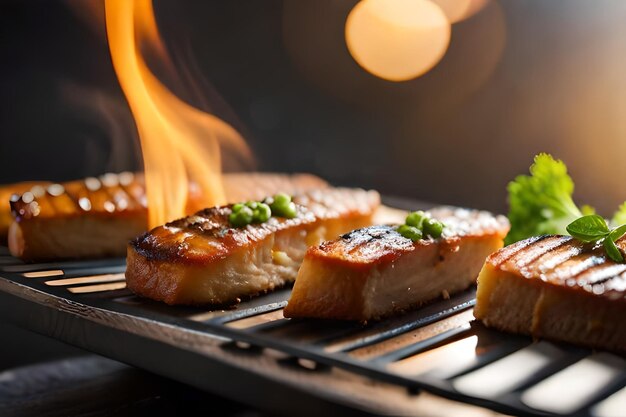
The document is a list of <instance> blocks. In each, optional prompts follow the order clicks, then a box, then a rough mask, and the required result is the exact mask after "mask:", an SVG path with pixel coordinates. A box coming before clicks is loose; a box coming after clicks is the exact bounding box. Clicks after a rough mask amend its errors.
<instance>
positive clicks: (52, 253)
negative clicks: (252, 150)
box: [0, 173, 328, 261]
mask: <svg viewBox="0 0 626 417" xmlns="http://www.w3.org/2000/svg"><path fill="white" fill-rule="evenodd" d="M223 181H224V185H225V187H226V196H227V199H228V200H229V201H231V202H237V201H239V200H247V199H260V198H263V197H265V196H266V195H271V194H274V193H276V192H279V191H283V192H287V193H295V192H301V191H306V190H310V189H313V188H315V189H322V188H325V187H327V186H328V184H327V183H326V182H325V181H324V180H322V179H320V178H318V177H316V176H313V175H310V174H292V175H287V174H272V173H232V174H224V177H223ZM200 197H201V196H200V195H199V194H198V191H197V190H196V189H195V188H194V187H191V190H190V197H189V202H188V207H187V209H188V210H191V209H193V208H196V207H197V205H198V204H197V203H198V202H199V201H201V198H200ZM0 199H5V201H6V206H5V207H4V208H1V207H0V241H6V239H7V236H8V234H9V226H10V224H11V223H12V222H13V221H14V220H15V221H16V222H18V223H19V227H14V228H13V230H16V231H17V232H16V235H15V236H13V237H12V238H11V239H10V240H11V241H12V242H13V245H11V251H12V253H13V254H14V255H15V256H18V257H20V258H22V259H24V260H28V261H43V260H53V259H66V258H89V257H101V256H123V255H124V253H125V250H126V243H127V241H128V240H129V239H130V238H132V237H135V236H137V235H138V234H140V233H142V232H144V231H145V230H146V228H147V208H146V195H145V185H144V178H143V175H142V174H133V173H121V174H105V175H103V176H101V177H98V178H88V179H85V180H77V181H70V182H65V183H61V184H51V183H47V182H29V183H20V184H13V185H10V186H5V187H2V188H0ZM9 200H10V201H9ZM61 224H64V225H66V226H64V227H66V229H65V230H64V229H63V228H61V227H58V226H59V225H61ZM100 224H108V225H110V227H111V228H112V231H113V232H114V233H115V230H117V237H116V236H111V235H110V233H107V234H106V235H102V236H97V235H96V236H93V240H92V241H90V242H89V243H88V245H89V247H85V244H84V243H85V241H86V240H87V239H82V240H81V242H82V243H83V244H81V246H78V247H75V248H72V247H70V246H69V245H67V249H68V250H67V251H61V250H59V249H58V248H54V247H50V246H49V245H50V244H51V242H55V241H59V240H61V239H63V238H64V237H65V236H67V237H68V239H70V240H71V239H73V238H75V237H76V236H73V235H72V233H80V234H93V233H95V232H96V230H97V226H98V225H100ZM90 225H93V226H90ZM77 229H80V230H77ZM74 230H77V231H76V232H74ZM129 230H130V231H132V233H133V234H130V235H129ZM35 231H36V232H35ZM104 236H106V237H107V238H112V239H114V240H115V241H116V242H119V245H118V247H117V248H116V250H111V249H109V248H108V245H105V244H101V243H100V242H99V239H100V240H101V239H104Z"/></svg>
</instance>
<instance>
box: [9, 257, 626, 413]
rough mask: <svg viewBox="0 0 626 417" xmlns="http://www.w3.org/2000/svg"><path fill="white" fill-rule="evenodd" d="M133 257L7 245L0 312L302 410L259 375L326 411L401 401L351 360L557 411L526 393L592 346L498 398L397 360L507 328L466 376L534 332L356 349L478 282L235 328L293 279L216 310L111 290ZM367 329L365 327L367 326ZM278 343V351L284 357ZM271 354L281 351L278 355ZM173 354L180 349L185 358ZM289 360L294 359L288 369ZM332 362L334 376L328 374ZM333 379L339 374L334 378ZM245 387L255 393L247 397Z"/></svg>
mask: <svg viewBox="0 0 626 417" xmlns="http://www.w3.org/2000/svg"><path fill="white" fill-rule="evenodd" d="M124 269H125V263H124V260H123V259H117V260H99V261H76V262H59V263H48V264H21V263H19V262H18V261H17V260H15V259H14V258H11V257H10V256H9V255H8V252H7V251H6V248H2V249H0V313H1V314H2V315H3V317H5V318H8V319H10V320H11V321H13V322H15V323H17V324H18V325H20V326H22V327H25V328H28V329H31V330H33V331H36V332H39V333H42V334H45V335H48V336H52V337H54V338H57V339H59V340H62V341H65V342H67V343H70V344H74V345H77V346H79V347H82V348H85V349H88V350H91V351H94V352H96V353H99V354H102V355H104V356H108V357H111V358H113V359H117V360H120V361H123V362H127V363H129V364H132V365H135V366H139V367H141V368H144V369H147V370H150V371H153V372H155V373H159V374H162V375H165V376H168V377H171V378H174V379H177V380H179V381H182V382H185V383H189V384H191V385H194V386H196V387H199V388H201V389H206V390H210V391H213V392H215V393H217V394H221V395H224V396H226V397H229V398H235V399H239V400H243V401H244V402H248V403H251V404H254V405H259V406H262V407H267V408H270V409H273V410H276V411H278V412H285V413H289V412H293V411H294V410H292V409H289V406H288V405H287V404H286V402H284V401H280V400H276V399H272V398H270V397H267V395H266V396H265V397H266V398H262V397H263V395H260V394H259V393H258V392H257V391H258V387H259V384H261V385H263V387H264V389H263V390H261V391H263V392H268V389H269V390H270V391H269V392H273V393H279V392H284V393H285V395H289V396H290V397H289V398H291V399H292V400H294V401H295V403H297V404H299V405H300V407H299V409H298V412H299V413H303V412H304V413H306V411H307V410H308V411H312V414H316V415H319V413H320V412H322V409H324V410H325V411H323V412H326V413H335V412H337V411H338V410H340V413H341V414H342V415H348V414H350V413H352V412H356V411H358V412H363V411H365V412H370V413H381V412H392V413H393V412H394V409H393V407H391V408H390V407H387V406H386V405H385V404H384V401H382V403H381V401H376V400H373V399H371V398H370V399H368V398H367V397H368V396H371V392H370V391H367V390H365V391H363V392H357V391H358V390H357V389H356V388H355V389H354V390H353V389H352V388H350V387H349V386H346V385H344V386H343V388H339V387H338V386H335V385H337V384H335V383H334V382H333V381H334V380H336V379H337V378H336V377H335V376H332V375H330V376H329V375H328V373H329V371H328V370H329V369H341V370H344V371H347V372H348V373H349V374H351V375H354V376H355V377H356V378H361V379H362V378H365V379H366V380H368V381H372V382H374V383H375V384H380V387H378V388H376V389H377V390H382V391H378V392H390V390H394V389H396V391H397V388H398V387H401V389H402V390H405V391H404V395H406V396H410V395H412V393H413V394H414V393H417V392H419V391H420V390H425V391H429V392H431V393H434V394H436V395H439V396H442V397H445V398H448V399H452V400H456V401H461V402H465V403H469V404H473V405H477V406H480V407H485V408H489V409H492V410H494V411H498V412H503V413H507V414H516V415H523V416H555V415H558V414H554V413H550V412H546V411H541V410H537V409H533V408H530V407H529V406H527V405H526V404H525V403H524V402H523V401H522V399H521V393H522V392H523V390H524V389H525V388H528V387H531V386H533V385H534V384H535V383H538V382H540V381H542V380H544V379H545V378H546V377H548V376H550V375H553V374H555V373H557V372H558V371H560V370H562V369H564V368H565V367H567V366H568V365H570V364H573V363H575V362H576V361H578V360H580V359H582V358H585V357H587V356H589V355H590V354H591V352H590V351H588V350H585V349H579V348H574V347H571V346H558V348H559V350H560V352H562V353H563V354H562V355H561V357H560V360H559V361H554V363H550V364H549V366H546V367H544V368H542V369H541V370H540V371H538V372H536V373H535V374H534V375H532V376H531V377H530V378H529V379H528V380H526V381H525V382H524V384H523V386H521V387H516V388H515V389H514V390H509V391H506V392H504V393H501V394H500V395H498V396H495V397H493V398H480V397H475V396H470V395H467V394H463V393H462V392H459V391H458V390H456V389H455V387H454V386H453V383H452V380H453V378H437V377H433V376H432V375H431V376H429V375H427V374H426V375H403V374H399V373H395V372H391V371H390V370H389V368H388V366H389V364H390V363H394V362H396V361H398V360H400V359H402V358H405V357H412V356H414V355H420V354H421V353H422V352H425V351H428V350H430V349H431V348H435V347H438V346H442V345H445V344H447V343H450V342H453V341H456V340H459V338H460V337H463V336H464V335H467V334H470V333H472V332H475V331H478V332H491V335H490V337H493V338H494V339H495V340H497V343H496V347H495V348H493V349H491V350H490V351H489V352H487V353H486V354H483V355H477V357H476V360H475V361H474V362H473V363H472V364H471V365H470V366H465V367H464V368H463V369H462V370H461V372H460V373H458V374H457V375H455V376H454V378H456V377H458V376H460V375H463V374H467V373H470V372H472V371H474V370H476V369H480V368H482V367H483V366H486V365H488V364H490V363H493V362H494V361H496V360H498V359H500V358H504V357H506V356H507V355H509V354H511V353H512V352H515V351H518V350H519V349H521V348H523V347H526V346H529V345H530V344H531V343H532V341H531V340H530V339H529V338H525V337H521V336H513V335H506V334H501V333H497V332H493V331H490V330H487V329H484V328H483V327H482V326H481V325H480V324H476V323H469V322H468V323H463V324H461V325H459V326H457V327H454V328H451V329H447V330H445V331H443V332H440V333H438V334H435V335H433V336H431V337H428V338H426V339H424V340H418V341H416V342H415V343H412V344H408V345H404V346H402V347H400V348H399V349H396V350H391V351H390V352H386V353H384V354H382V355H380V356H378V357H375V358H374V359H368V360H361V359H358V358H355V357H353V356H351V355H350V352H352V351H354V350H356V349H360V348H363V347H366V346H372V345H375V344H377V343H383V342H384V341H386V340H391V339H392V338H394V337H397V336H399V335H403V334H406V333H408V332H410V331H413V330H416V329H420V328H423V327H424V326H427V325H430V324H432V323H437V322H440V321H441V320H445V319H446V318H449V317H452V316H454V315H456V314H458V313H461V312H464V311H469V310H470V309H471V308H472V307H473V305H474V302H475V299H474V294H475V290H474V289H470V290H469V291H466V292H464V293H462V294H458V295H456V296H453V297H452V298H451V299H449V300H440V301H438V302H436V303H433V304H430V305H428V306H425V307H424V308H422V309H420V310H418V311H415V312H412V313H409V314H408V315H407V316H403V317H399V318H392V319H388V320H385V321H382V322H378V323H372V324H369V325H357V324H347V323H343V324H341V323H335V324H329V323H330V322H320V321H303V320H289V319H274V320H269V321H267V322H266V323H261V324H258V325H254V326H252V327H248V328H236V327H233V326H232V325H231V324H232V323H235V322H237V321H239V320H244V319H248V318H251V317H261V316H263V315H265V314H269V313H272V312H276V311H279V310H280V309H281V308H282V307H284V305H285V304H286V299H287V298H288V295H289V291H290V290H289V289H283V290H279V291H277V292H275V293H272V294H268V295H266V296H262V297H257V298H254V299H251V300H249V301H246V302H243V303H241V304H240V305H239V306H238V307H237V308H235V309H232V310H217V311H214V312H210V310H207V309H200V308H186V307H182V308H181V307H169V306H166V305H164V304H161V303H156V302H152V301H149V300H143V299H139V298H136V297H134V296H132V295H131V294H130V292H129V291H127V290H125V289H120V288H116V289H113V290H106V288H108V287H107V285H108V283H115V282H116V281H115V280H116V277H121V273H122V272H123V271H124ZM50 271H52V272H50ZM59 271H61V272H59ZM25 274H26V276H25ZM106 274H119V275H114V276H107V277H106V278H102V279H108V280H109V281H107V282H106V283H104V284H103V285H104V287H102V288H103V289H104V290H102V291H93V292H92V291H84V292H82V290H81V292H70V290H68V288H69V289H71V288H85V287H86V286H89V285H91V283H90V282H83V283H79V284H69V285H49V284H46V281H50V280H62V279H71V278H74V277H92V276H99V275H106ZM97 279H98V278H96V281H97ZM120 279H122V278H120ZM86 281H89V279H87V280H86ZM70 282H71V281H70ZM117 287H119V285H118V286H117ZM98 288H100V287H98ZM288 326H292V327H293V326H300V327H303V328H305V331H304V334H306V332H307V328H309V329H311V328H316V329H317V330H318V331H319V329H320V328H322V330H323V331H322V336H321V337H318V338H317V339H315V342H314V343H309V342H306V341H305V342H297V341H294V340H290V339H289V338H285V337H281V336H280V335H278V336H276V335H272V331H273V330H275V329H280V328H281V327H288ZM325 326H327V327H328V329H326V327H325ZM295 333H297V332H295ZM364 333H365V336H364V337H359V336H358V335H359V334H364ZM351 335H352V336H355V338H354V340H352V341H351V342H350V343H348V344H346V345H345V346H343V348H342V349H339V350H337V351H333V352H330V351H328V350H327V349H326V347H327V346H328V344H329V343H331V342H334V341H337V340H341V339H342V338H346V337H350V336H351ZM544 343H545V342H544ZM272 352H273V353H276V352H278V353H279V354H278V357H279V358H278V359H277V360H276V359H275V356H276V355H275V354H273V353H272ZM270 358H274V359H272V360H271V361H270V360H269V359H270ZM170 360H175V361H176V364H173V363H171V362H170ZM303 361H306V366H304V365H303ZM270 362H271V363H270ZM281 367H283V368H285V369H283V370H281ZM295 368H298V369H299V370H298V372H295V373H294V372H292V370H293V369H295ZM305 368H312V369H305ZM290 369H291V370H290ZM285 371H286V372H285ZM214 372H219V375H222V376H224V375H226V376H227V377H226V380H227V381H224V380H219V381H211V378H206V375H207V374H208V373H214ZM290 372H291V374H290ZM324 374H326V376H323V375H324ZM320 375H322V376H320ZM244 381H245V382H244ZM325 384H330V386H326V387H325V386H324V385H325ZM625 386H626V367H625V368H624V369H623V370H622V371H621V372H620V373H619V375H618V376H617V377H616V378H613V380H611V381H610V382H609V383H607V384H606V386H605V387H603V389H602V390H600V391H599V392H598V393H597V394H596V395H595V396H594V397H593V398H592V399H590V401H589V403H588V404H586V405H585V406H584V407H582V408H581V409H579V410H578V411H576V412H575V413H574V414H568V415H574V416H584V415H589V414H590V410H591V407H593V406H594V405H595V404H597V403H598V402H600V401H601V400H603V399H604V398H606V397H608V396H609V395H611V394H612V393H614V392H617V391H618V390H621V389H623V387H625ZM346 387H347V388H346ZM355 387H356V386H355ZM381 387H382V388H381ZM389 387H393V388H389ZM237 388H239V389H237ZM245 395H248V396H249V397H250V398H247V399H246V398H242V396H245ZM394 395H397V393H396V394H394ZM311 396H312V397H313V400H312V399H311ZM305 404H309V405H308V406H306V405H305ZM302 405H305V406H304V407H302ZM325 407H326V408H325ZM337 407H339V408H337ZM396 411H397V410H396Z"/></svg>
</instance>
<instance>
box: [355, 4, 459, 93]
mask: <svg viewBox="0 0 626 417" xmlns="http://www.w3.org/2000/svg"><path fill="white" fill-rule="evenodd" d="M450 32H451V27H450V22H449V20H448V18H447V17H446V15H445V14H444V12H443V10H442V9H441V8H440V7H439V6H438V5H436V4H435V3H433V2H431V1H429V0H363V1H361V2H359V3H357V5H356V6H355V7H354V9H352V11H351V12H350V14H349V15H348V18H347V20H346V43H347V46H348V50H349V51H350V54H351V55H352V57H353V58H354V60H355V61H356V62H357V63H358V64H359V65H361V66H362V67H363V68H364V69H366V70H367V71H369V72H370V73H372V74H374V75H376V76H378V77H380V78H384V79H386V80H390V81H406V80H410V79H413V78H416V77H419V76H420V75H422V74H424V73H426V72H427V71H428V70H430V69H431V68H432V67H434V66H435V65H436V64H437V63H438V62H439V61H440V60H441V58H443V56H444V54H445V53H446V50H447V48H448V45H449V43H450Z"/></svg>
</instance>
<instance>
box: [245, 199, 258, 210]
mask: <svg viewBox="0 0 626 417" xmlns="http://www.w3.org/2000/svg"><path fill="white" fill-rule="evenodd" d="M258 206H259V203H257V202H256V201H246V207H250V208H251V209H252V210H256V208H257V207H258Z"/></svg>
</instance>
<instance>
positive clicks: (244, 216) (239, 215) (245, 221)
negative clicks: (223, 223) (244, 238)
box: [228, 206, 253, 227]
mask: <svg viewBox="0 0 626 417" xmlns="http://www.w3.org/2000/svg"><path fill="white" fill-rule="evenodd" d="M252 216H253V213H252V209H250V207H245V206H244V207H242V208H241V209H240V210H239V211H237V212H232V213H231V214H230V216H228V221H229V222H230V224H231V225H233V226H234V227H245V226H247V225H249V224H250V223H252Z"/></svg>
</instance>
